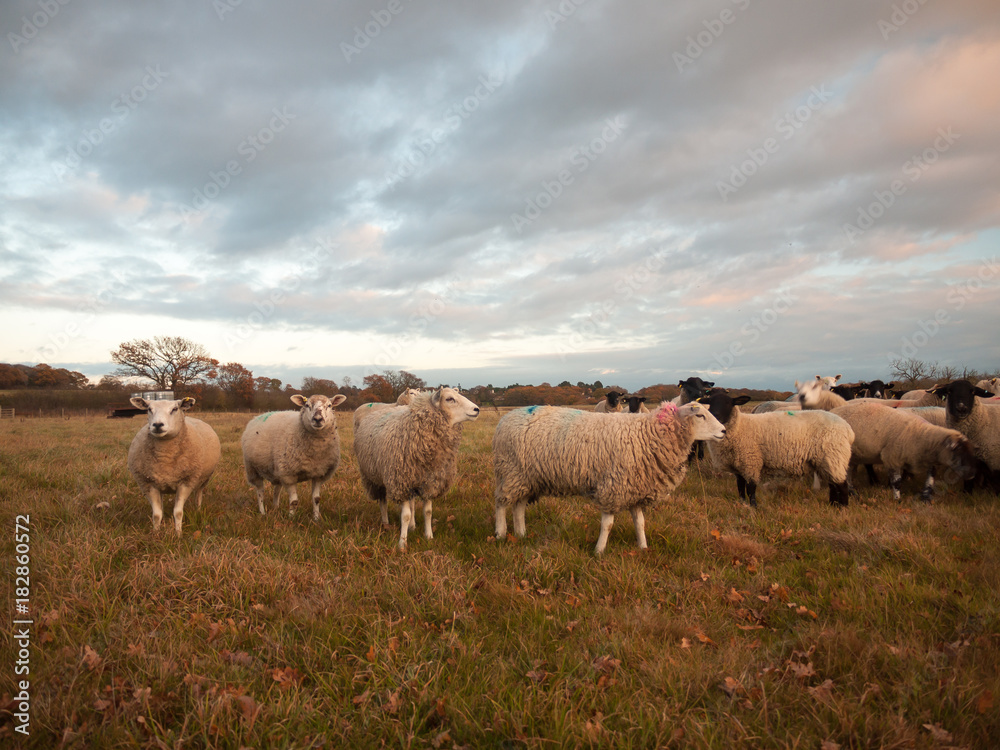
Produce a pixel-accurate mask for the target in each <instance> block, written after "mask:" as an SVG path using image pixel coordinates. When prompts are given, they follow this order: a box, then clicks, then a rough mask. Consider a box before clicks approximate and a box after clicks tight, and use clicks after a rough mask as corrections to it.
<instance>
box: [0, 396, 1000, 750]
mask: <svg viewBox="0 0 1000 750" xmlns="http://www.w3.org/2000/svg"><path fill="white" fill-rule="evenodd" d="M498 418H499V414H497V413H496V412H485V413H484V414H483V416H482V417H481V419H480V420H479V421H478V422H476V423H473V424H472V425H469V426H468V427H467V429H466V433H465V437H464V439H463V446H462V455H461V458H460V473H461V476H460V479H459V481H458V482H457V484H456V486H455V487H454V488H453V489H452V491H451V492H450V493H449V494H448V495H447V496H446V497H444V498H442V499H441V500H439V501H438V502H437V503H435V508H434V512H435V525H436V529H435V538H434V540H433V541H432V542H430V543H428V542H427V541H426V540H424V539H423V537H422V535H421V534H416V535H412V534H411V536H410V539H411V544H410V549H409V551H407V552H406V553H399V552H397V551H396V550H395V542H396V539H397V537H398V527H396V526H394V527H393V528H383V527H382V526H381V524H380V523H379V514H378V509H377V507H376V506H375V505H374V504H372V503H370V502H369V501H368V500H367V498H366V497H365V496H364V493H363V491H362V490H361V487H360V484H359V482H358V477H357V470H356V468H355V466H354V463H353V455H352V452H351V449H350V445H351V439H352V437H351V426H350V421H351V420H350V415H349V414H341V415H340V424H341V427H340V430H341V433H340V434H341V440H342V444H343V449H342V459H343V460H342V464H341V468H340V469H339V470H338V473H337V475H336V476H335V479H334V480H333V481H332V482H330V483H329V484H328V485H327V487H326V488H325V489H324V492H323V499H322V503H321V510H322V514H323V517H322V520H321V522H320V523H319V524H313V523H312V522H311V521H310V520H309V515H310V514H309V512H308V509H307V508H304V507H303V508H300V509H299V511H298V514H297V515H296V517H295V518H291V519H290V518H289V517H288V514H287V500H286V499H285V498H284V497H283V499H282V502H283V506H282V508H281V510H280V511H279V512H278V513H274V512H270V513H269V514H268V515H267V516H266V517H260V516H259V515H258V513H257V511H256V502H255V500H254V497H253V493H252V490H251V488H250V487H249V486H248V485H247V484H246V482H245V479H244V477H243V472H242V463H241V459H240V454H239V437H240V434H241V432H242V429H243V427H244V425H245V423H246V421H247V416H246V415H212V414H209V415H207V416H205V419H206V420H207V421H208V422H210V423H211V424H212V425H213V426H214V427H215V428H216V430H217V432H218V433H219V437H220V438H221V440H222V445H223V461H222V465H221V466H220V467H219V470H218V471H217V473H216V476H215V477H214V478H213V479H212V482H211V484H210V485H209V488H208V491H207V493H206V498H205V505H204V508H203V509H202V510H201V511H198V510H196V509H194V508H190V509H189V510H188V511H187V513H186V517H185V523H184V528H185V536H184V537H183V538H182V539H180V540H178V539H176V538H175V537H174V536H173V534H172V531H170V530H169V526H170V525H169V524H167V525H166V526H167V528H165V529H164V530H163V531H162V532H160V533H158V534H154V533H153V532H152V531H151V526H150V510H149V507H148V504H147V503H146V502H145V500H144V499H142V498H141V497H140V496H139V493H138V491H137V489H136V487H135V486H134V484H133V483H132V480H131V478H130V477H129V475H128V472H127V469H126V466H125V456H126V451H127V447H128V444H129V442H130V440H131V438H132V435H133V434H134V433H135V431H136V430H137V429H138V428H139V426H140V423H139V421H138V420H133V421H117V420H105V419H96V418H95V419H89V420H85V419H73V420H68V421H63V420H57V419H34V420H29V421H27V422H20V421H15V422H3V423H0V511H2V514H3V518H4V524H5V528H6V529H8V532H7V533H6V534H5V535H4V540H3V544H2V550H3V559H4V560H7V561H9V562H8V565H9V567H10V568H11V569H12V568H13V565H14V563H13V556H14V549H13V533H12V531H13V526H14V516H15V515H16V514H19V513H30V515H31V568H32V571H31V572H32V592H31V602H32V607H33V614H34V618H35V621H36V625H35V627H34V630H33V641H32V651H31V675H30V680H31V711H30V713H31V735H30V737H29V738H28V740H27V741H24V739H23V738H22V737H21V735H19V734H16V733H14V731H13V723H12V721H11V717H10V714H9V713H4V714H0V722H2V725H0V742H2V743H8V742H10V741H11V740H12V739H13V740H14V741H15V742H19V743H20V744H22V745H25V746H33V747H56V746H64V747H134V746H144V747H146V746H148V747H227V748H228V747H232V748H241V747H258V748H263V747H320V746H324V745H326V746H329V747H338V746H351V747H354V746H361V747H368V746H381V745H389V746H401V747H435V748H451V747H454V746H463V745H464V746H468V747H477V748H478V747H497V748H513V747H531V748H536V747H537V748H549V747H567V746H569V747H575V746H595V747H602V746H606V747H612V746H614V747H620V746H627V747H710V748H730V747H746V748H817V747H820V745H821V743H822V742H824V741H829V742H831V743H837V744H838V745H839V746H841V747H844V748H848V747H851V748H860V747H884V748H895V747H918V748H922V747H926V748H930V747H945V746H949V745H953V746H964V747H969V748H980V747H982V748H985V747H993V746H995V745H996V738H997V737H1000V715H998V710H1000V673H998V669H997V665H998V664H1000V617H998V599H997V596H996V592H997V591H998V588H1000V587H998V583H1000V580H998V579H1000V573H998V570H1000V568H998V564H997V563H998V550H1000V544H998V542H1000V538H998V537H1000V532H998V529H1000V511H998V507H997V503H996V500H995V498H990V497H987V496H983V495H974V496H971V497H970V496H965V495H962V494H960V493H958V492H955V491H953V490H952V491H944V492H942V493H941V494H940V496H939V498H938V500H937V502H935V504H933V505H931V506H925V505H921V504H919V503H915V502H912V500H909V499H908V500H905V501H904V502H903V503H901V504H897V503H895V502H893V501H892V500H891V499H890V496H889V493H888V491H887V490H869V489H868V488H867V487H866V486H865V483H864V481H863V480H862V482H861V484H862V498H861V500H862V501H861V502H853V501H852V504H851V506H850V507H849V508H847V509H838V508H831V507H829V506H828V505H827V504H826V502H825V499H824V498H823V496H822V495H820V494H813V493H812V492H811V491H810V490H809V489H808V487H807V485H806V483H805V482H801V483H799V482H787V483H783V484H773V485H768V486H765V487H762V488H761V490H760V491H759V494H758V499H759V502H760V507H759V509H757V510H752V509H750V508H748V507H746V506H743V505H740V504H739V503H738V502H737V501H736V500H735V494H736V493H735V482H734V481H732V480H731V479H730V478H729V477H722V476H717V475H715V474H714V473H713V472H712V471H711V470H710V469H709V468H708V466H707V464H701V465H700V466H699V465H695V466H694V467H693V468H692V469H691V471H690V473H689V475H688V478H687V480H686V481H685V482H684V484H683V485H681V487H680V488H679V491H678V492H677V493H676V495H675V497H674V498H673V500H672V502H671V503H670V504H669V505H666V506H663V507H661V508H659V509H657V510H655V511H654V512H652V513H649V514H648V515H647V534H648V537H649V543H650V549H649V550H648V551H647V552H645V553H639V552H638V551H637V550H636V549H635V548H634V536H633V533H632V527H631V521H630V520H629V519H628V516H627V515H625V516H623V517H621V518H620V519H619V520H618V523H617V525H616V526H615V529H614V530H613V532H612V535H611V539H610V541H609V544H608V549H607V552H606V553H605V555H604V557H603V558H602V559H595V558H594V557H593V556H592V554H591V551H592V549H593V546H594V543H595V541H596V537H597V533H598V528H599V523H598V513H597V512H596V511H595V510H593V509H592V508H591V507H590V506H588V505H586V504H585V503H584V502H583V501H582V500H581V499H580V498H560V499H556V498H546V499H543V500H542V502H541V503H539V504H538V505H536V506H534V507H532V508H530V509H529V511H528V518H527V526H528V537H527V539H525V540H523V541H515V540H507V541H502V542H498V541H495V540H493V539H492V538H491V536H490V534H491V531H492V524H493V502H492V496H491V493H492V484H493V482H492V466H491V457H490V440H491V437H492V434H493V430H494V428H495V425H496V422H497V420H498ZM912 492H913V490H912V489H911V496H912ZM104 502H107V503H109V504H110V505H109V506H107V507H102V505H101V504H102V503H104ZM307 505H308V503H307ZM169 508H170V506H169V504H168V506H167V511H168V512H169ZM393 512H394V513H396V514H397V515H396V517H397V518H398V509H393ZM418 520H419V519H418ZM419 528H420V527H419V525H418V529H419ZM12 605H13V602H11V611H12V610H13V606H12ZM3 639H4V644H5V646H8V648H5V649H4V652H5V653H13V649H12V646H13V643H12V640H11V628H5V629H4V636H3ZM11 661H12V659H11ZM3 670H4V674H7V675H12V671H13V668H12V666H4V667H3ZM11 685H12V681H7V682H5V683H4V686H3V687H0V690H2V691H3V692H5V693H6V694H7V696H8V698H5V699H4V701H3V702H4V704H5V706H4V707H6V708H9V706H8V705H7V704H8V703H9V700H8V699H9V696H10V694H11V692H10V690H11V688H10V686H11ZM994 696H996V698H994ZM833 746H834V745H830V746H829V747H833Z"/></svg>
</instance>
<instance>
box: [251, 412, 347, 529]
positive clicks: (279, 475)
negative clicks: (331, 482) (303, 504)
mask: <svg viewBox="0 0 1000 750" xmlns="http://www.w3.org/2000/svg"><path fill="white" fill-rule="evenodd" d="M346 400H347V397H346V396H345V395H344V394H342V393H338V394H337V395H336V396H334V397H333V398H327V397H326V396H321V395H315V396H310V397H309V398H308V399H307V398H306V397H305V396H303V395H301V394H298V393H297V394H295V395H294V396H292V403H293V404H295V405H296V406H298V407H299V410H298V411H295V410H289V411H272V412H268V413H267V414H260V415H258V416H256V417H254V418H253V419H251V420H250V422H249V423H248V424H247V426H246V429H245V430H243V438H242V441H241V443H242V445H243V468H244V469H245V470H246V475H247V481H248V482H250V484H251V485H253V487H254V489H256V490H257V506H258V508H259V509H260V513H261V515H264V482H265V481H267V482H270V483H271V484H272V485H273V488H274V489H273V493H272V504H273V506H274V508H275V509H277V507H278V498H279V495H280V494H281V488H282V487H284V488H285V491H286V492H287V493H288V513H289V515H295V509H296V508H297V507H298V504H299V495H298V490H297V489H296V484H297V483H298V482H306V481H309V482H312V506H313V520H314V521H319V495H320V491H321V489H322V487H323V482H325V481H327V480H328V479H329V478H330V477H332V476H333V473H334V472H335V471H336V470H337V466H338V465H339V464H340V436H339V435H338V434H337V415H336V414H334V411H333V410H334V408H335V407H337V406H339V405H340V404H342V403H344V401H346Z"/></svg>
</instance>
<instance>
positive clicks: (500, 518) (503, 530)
mask: <svg viewBox="0 0 1000 750" xmlns="http://www.w3.org/2000/svg"><path fill="white" fill-rule="evenodd" d="M496 535H497V539H504V538H506V537H507V508H505V507H504V506H503V505H501V504H500V503H497V504H496Z"/></svg>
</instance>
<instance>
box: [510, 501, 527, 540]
mask: <svg viewBox="0 0 1000 750" xmlns="http://www.w3.org/2000/svg"><path fill="white" fill-rule="evenodd" d="M527 507H528V501H527V500H520V501H518V502H516V503H514V511H513V516H514V533H515V534H516V535H517V536H519V537H521V538H522V539H523V538H524V535H525V534H527V533H528V531H527V529H526V528H525V526H524V511H525V509H526V508H527Z"/></svg>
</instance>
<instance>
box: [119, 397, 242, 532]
mask: <svg viewBox="0 0 1000 750" xmlns="http://www.w3.org/2000/svg"><path fill="white" fill-rule="evenodd" d="M130 401H131V403H132V406H134V407H135V408H137V409H145V410H146V425H145V426H144V427H143V428H142V429H140V430H139V431H138V432H137V433H136V434H135V437H134V438H132V444H131V445H130V446H129V449H128V470H129V472H131V474H132V476H133V477H135V481H136V482H137V483H138V485H139V489H140V490H141V491H142V494H144V495H145V496H146V497H147V498H149V504H150V505H151V506H152V508H153V530H154V531H156V530H158V529H159V528H160V522H161V521H162V520H163V493H165V492H173V493H176V494H175V496H174V530H175V531H176V532H177V536H180V535H181V525H182V524H183V522H184V503H185V502H187V499H188V498H189V497H191V496H194V499H195V502H196V503H197V504H198V507H199V508H201V499H202V494H203V493H204V491H205V485H207V484H208V480H209V479H211V477H212V473H213V472H214V471H215V467H216V466H218V464H219V457H220V456H221V455H222V449H221V446H220V444H219V436H218V435H216V434H215V430H213V429H212V428H211V427H210V426H209V425H207V424H205V423H204V422H202V421H201V420H200V419H195V418H194V417H185V416H184V412H186V411H188V410H189V409H190V408H191V407H192V406H194V404H195V400H194V399H193V398H191V397H190V396H188V397H186V398H182V399H180V400H176V401H166V400H164V401H147V400H146V399H144V398H140V397H138V396H134V397H133V398H131V399H130Z"/></svg>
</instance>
